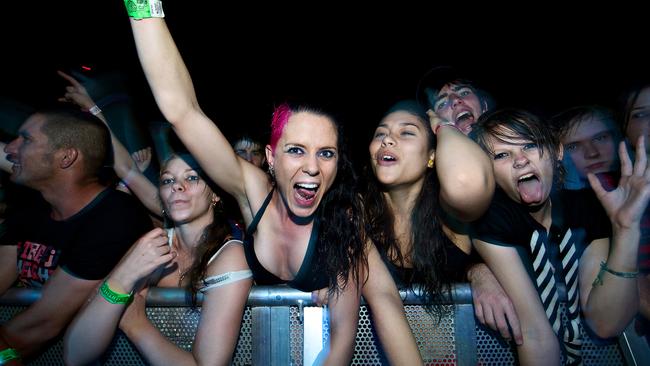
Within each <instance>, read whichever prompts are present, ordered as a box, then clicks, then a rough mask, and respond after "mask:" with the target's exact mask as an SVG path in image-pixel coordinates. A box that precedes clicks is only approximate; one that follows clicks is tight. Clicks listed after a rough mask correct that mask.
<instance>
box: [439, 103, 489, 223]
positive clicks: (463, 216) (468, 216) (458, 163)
mask: <svg viewBox="0 0 650 366" xmlns="http://www.w3.org/2000/svg"><path fill="white" fill-rule="evenodd" d="M427 114H428V115H429V119H430V123H431V128H432V129H433V130H434V131H435V132H436V137H437V146H436V156H435V166H436V172H437V174H438V179H439V180H440V200H441V203H442V204H443V207H444V208H445V210H446V211H447V212H449V213H450V214H452V215H453V216H454V217H456V218H458V219H459V220H461V221H464V222H469V221H472V220H476V219H478V218H479V217H480V216H481V215H482V214H483V212H485V210H486V209H487V207H488V205H489V204H490V200H491V199H492V195H493V193H494V184H495V183H494V174H493V172H492V162H491V161H490V159H489V158H488V157H487V155H486V154H485V152H484V151H483V150H481V148H480V147H479V146H478V145H477V144H476V143H474V141H472V140H471V139H470V138H469V137H467V136H465V135H464V134H463V133H462V132H460V131H459V130H458V129H457V128H455V127H452V126H453V125H451V124H448V123H445V122H444V121H442V120H441V119H440V117H438V116H437V115H436V114H435V113H434V112H433V111H431V110H429V111H428V112H427Z"/></svg>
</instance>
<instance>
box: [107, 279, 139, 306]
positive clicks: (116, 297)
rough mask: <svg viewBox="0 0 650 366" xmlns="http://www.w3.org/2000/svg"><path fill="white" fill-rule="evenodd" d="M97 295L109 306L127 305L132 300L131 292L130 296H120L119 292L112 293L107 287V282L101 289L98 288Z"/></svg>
mask: <svg viewBox="0 0 650 366" xmlns="http://www.w3.org/2000/svg"><path fill="white" fill-rule="evenodd" d="M99 293H100V294H101V295H102V297H103V298H104V299H106V301H108V302H110V303H111V304H128V303H129V302H131V299H132V298H133V292H131V293H130V294H121V293H119V292H115V291H113V289H111V288H110V286H108V282H106V281H104V283H102V287H100V288H99Z"/></svg>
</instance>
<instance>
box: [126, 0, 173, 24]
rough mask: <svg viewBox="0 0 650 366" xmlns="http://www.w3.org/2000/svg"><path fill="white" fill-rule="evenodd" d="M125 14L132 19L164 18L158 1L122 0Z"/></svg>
mask: <svg viewBox="0 0 650 366" xmlns="http://www.w3.org/2000/svg"><path fill="white" fill-rule="evenodd" d="M124 5H125V6H126V12H127V13H128V14H129V16H130V17H131V18H133V19H136V20H140V19H146V18H164V17H165V13H164V12H163V8H162V2H161V1H160V0H124Z"/></svg>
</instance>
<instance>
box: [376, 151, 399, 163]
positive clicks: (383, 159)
mask: <svg viewBox="0 0 650 366" xmlns="http://www.w3.org/2000/svg"><path fill="white" fill-rule="evenodd" d="M376 159H377V163H378V164H379V165H388V164H391V163H394V162H396V161H397V157H396V156H395V155H393V154H391V153H389V152H386V151H380V152H379V153H378V154H377V155H376Z"/></svg>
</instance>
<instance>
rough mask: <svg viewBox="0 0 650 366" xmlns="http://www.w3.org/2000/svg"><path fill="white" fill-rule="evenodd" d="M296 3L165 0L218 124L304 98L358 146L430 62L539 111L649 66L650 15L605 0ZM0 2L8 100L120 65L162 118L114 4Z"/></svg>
mask: <svg viewBox="0 0 650 366" xmlns="http://www.w3.org/2000/svg"><path fill="white" fill-rule="evenodd" d="M204 3H205V4H204ZM305 4H307V3H301V4H300V5H292V6H289V5H277V4H274V5H273V6H269V5H259V4H256V3H253V2H238V3H221V2H204V1H193V2H189V1H173V0H168V1H165V2H164V5H165V12H166V15H167V17H166V19H167V22H168V25H169V26H170V28H171V30H172V34H173V36H174V38H175V40H176V42H177V44H178V46H179V48H180V50H181V54H182V55H183V57H184V58H185V60H186V63H187V64H188V68H189V70H190V73H191V74H192V77H193V80H194V83H195V87H196V89H197V95H198V98H199V101H200V103H201V106H202V108H203V109H204V110H205V111H206V113H207V114H208V115H209V116H210V117H211V118H212V119H213V120H214V121H216V122H217V124H218V125H219V126H220V127H221V128H222V129H223V130H224V131H225V132H227V133H228V132H235V131H237V130H238V129H239V128H241V127H242V126H247V127H248V128H256V129H261V130H263V131H266V130H267V129H268V128H267V126H268V123H269V121H270V116H271V112H272V110H273V106H274V105H277V104H279V103H280V102H282V101H283V100H285V99H287V98H288V97H295V96H297V97H310V98H313V99H318V100H324V101H328V102H330V103H331V104H333V105H334V106H336V107H337V109H338V110H339V111H340V112H341V114H342V116H343V117H344V124H345V126H346V128H347V131H348V139H349V140H350V141H351V146H352V149H353V150H354V151H355V152H356V153H360V154H365V149H366V148H367V145H368V142H369V137H370V134H371V133H372V131H373V130H374V126H375V125H376V123H377V122H378V121H379V119H380V118H381V116H382V114H383V112H384V111H385V110H386V109H387V107H388V106H389V105H390V104H391V103H392V102H394V101H396V100H398V99H401V98H413V97H414V95H415V90H416V85H417V82H418V80H419V79H420V77H421V76H422V75H423V74H425V73H426V71H427V70H429V69H430V68H432V67H434V66H436V65H455V66H460V67H463V68H468V69H471V70H472V71H473V73H474V75H479V76H480V79H481V81H482V83H483V84H484V86H485V87H486V89H488V90H489V91H490V92H491V93H492V94H494V95H495V97H496V100H497V102H498V104H499V105H500V106H517V107H525V108H529V109H532V110H533V111H535V112H537V113H540V114H542V115H545V116H550V115H552V114H554V113H556V112H558V111H560V110H562V109H563V108H566V107H569V106H573V105H576V104H584V103H602V104H608V105H614V102H615V101H616V98H617V96H618V95H619V94H620V91H621V90H622V89H623V88H624V87H625V86H626V85H627V84H629V83H630V82H632V81H634V80H636V79H648V74H649V71H650V63H648V57H647V56H644V54H646V53H647V52H648V51H649V48H650V47H648V45H649V42H648V36H649V35H650V33H649V32H647V29H644V28H647V26H646V25H645V24H647V21H639V22H637V21H635V20H634V19H632V17H633V16H634V15H635V14H637V13H639V12H637V11H635V10H634V9H633V8H626V9H623V10H624V11H623V13H622V14H621V15H620V16H619V15H617V14H614V13H613V12H612V11H611V10H610V9H605V10H604V11H602V12H601V14H600V15H598V14H587V12H584V11H581V13H579V14H569V13H566V12H565V9H560V8H550V9H548V10H545V9H529V10H522V9H510V10H509V11H508V13H509V14H511V13H512V12H513V11H514V12H520V13H519V14H518V15H517V16H506V15H503V16H499V17H497V16H495V15H492V13H494V14H499V11H497V10H496V9H486V10H485V12H483V11H482V9H474V10H476V11H475V13H476V14H478V15H477V16H470V15H468V14H467V13H466V12H467V10H468V9H465V8H470V6H469V4H465V3H458V4H452V6H450V8H452V9H451V10H447V9H444V10H443V9H441V8H440V7H439V6H438V4H437V3H432V4H430V5H434V6H435V7H434V8H432V9H430V8H424V7H419V6H418V7H416V6H410V5H408V4H406V3H404V4H401V3H400V4H397V3H390V4H388V5H386V6H380V5H379V4H368V5H366V6H372V7H373V8H372V9H368V8H361V7H360V8H357V9H353V8H351V7H350V5H349V4H348V5H346V6H343V5H336V4H334V3H309V4H310V5H309V6H307V5H305ZM3 7H4V9H3V10H2V19H4V21H3V22H1V24H0V36H1V37H2V39H1V41H2V47H3V51H2V57H1V58H2V69H3V74H4V76H3V78H2V82H1V83H0V97H3V98H5V99H4V100H5V101H6V100H7V98H9V99H10V100H11V101H12V102H10V103H14V102H20V103H24V104H27V105H31V106H35V107H42V106H44V105H47V104H48V103H49V104H51V103H53V101H55V100H56V98H57V97H58V96H60V95H61V94H62V90H63V87H64V86H65V85H66V84H65V83H64V82H63V81H62V80H61V79H60V78H59V77H58V76H57V75H56V73H55V71H56V70H57V69H63V70H70V69H75V68H78V67H79V66H80V65H82V64H83V65H89V66H93V67H94V71H93V72H101V71H107V70H115V69H118V70H121V71H122V72H123V73H124V75H126V76H127V80H128V86H127V87H128V91H129V94H130V95H131V96H132V103H133V106H134V111H135V112H136V113H137V115H138V120H139V123H140V124H141V127H142V126H146V125H147V123H148V122H149V121H151V120H155V119H160V117H159V116H158V115H157V112H156V108H155V105H154V103H153V100H152V98H151V95H150V93H149V91H148V86H147V85H146V83H145V81H144V78H143V76H142V73H141V69H140V66H139V63H138V60H137V56H136V54H135V48H134V45H133V40H132V37H131V31H130V27H129V24H128V19H127V16H126V12H125V10H124V9H123V8H124V6H123V2H122V1H119V0H110V1H109V0H95V1H77V0H71V1H62V2H53V1H32V2H18V3H11V4H3ZM621 8H622V6H621ZM461 10H462V12H461ZM490 11H491V12H492V13H490ZM504 14H505V13H504ZM533 15H535V16H537V17H538V18H537V19H533ZM641 16H642V15H641ZM9 105H10V106H11V105H12V104H9ZM4 106H5V107H4V108H6V106H7V104H6V102H5V105H4ZM5 121H6V120H5ZM0 125H2V126H4V127H6V126H7V125H8V123H7V122H3V121H2V120H0Z"/></svg>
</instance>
